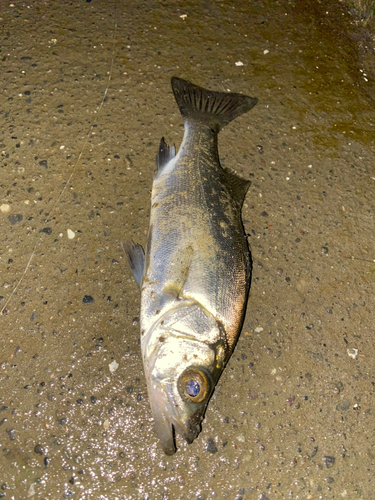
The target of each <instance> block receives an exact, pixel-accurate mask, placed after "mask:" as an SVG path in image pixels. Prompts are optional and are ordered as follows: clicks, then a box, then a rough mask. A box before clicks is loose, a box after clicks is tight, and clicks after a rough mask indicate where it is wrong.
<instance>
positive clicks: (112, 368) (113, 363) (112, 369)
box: [109, 359, 120, 373]
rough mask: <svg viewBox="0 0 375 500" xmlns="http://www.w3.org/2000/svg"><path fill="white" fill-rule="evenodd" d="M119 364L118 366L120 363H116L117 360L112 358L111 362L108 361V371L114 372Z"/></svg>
mask: <svg viewBox="0 0 375 500" xmlns="http://www.w3.org/2000/svg"><path fill="white" fill-rule="evenodd" d="M119 366H120V365H119V364H118V363H117V361H116V360H115V359H114V360H113V361H112V363H109V371H110V372H111V373H114V372H115V371H116V370H117V368H118V367H119Z"/></svg>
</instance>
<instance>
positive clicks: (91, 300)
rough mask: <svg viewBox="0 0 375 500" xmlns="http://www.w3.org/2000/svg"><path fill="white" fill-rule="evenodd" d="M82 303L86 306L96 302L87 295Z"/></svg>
mask: <svg viewBox="0 0 375 500" xmlns="http://www.w3.org/2000/svg"><path fill="white" fill-rule="evenodd" d="M82 302H83V303H84V304H92V303H93V302H94V299H93V297H91V295H85V296H84V297H83V299H82Z"/></svg>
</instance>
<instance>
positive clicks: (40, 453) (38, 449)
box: [34, 444, 44, 455]
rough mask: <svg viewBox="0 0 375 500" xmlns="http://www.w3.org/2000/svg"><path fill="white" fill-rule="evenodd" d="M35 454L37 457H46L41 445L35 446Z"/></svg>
mask: <svg viewBox="0 0 375 500" xmlns="http://www.w3.org/2000/svg"><path fill="white" fill-rule="evenodd" d="M34 453H36V454H37V455H44V448H43V446H41V445H40V444H37V445H35V446H34Z"/></svg>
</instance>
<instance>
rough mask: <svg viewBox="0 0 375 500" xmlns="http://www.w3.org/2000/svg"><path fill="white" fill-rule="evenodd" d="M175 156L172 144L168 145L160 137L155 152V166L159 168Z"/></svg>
mask: <svg viewBox="0 0 375 500" xmlns="http://www.w3.org/2000/svg"><path fill="white" fill-rule="evenodd" d="M175 156H176V150H175V147H174V144H172V146H168V144H167V143H166V142H165V140H164V137H162V138H161V141H160V146H159V151H158V152H157V154H156V167H157V169H158V170H161V169H162V168H163V167H165V165H167V164H168V163H169V162H170V161H171V160H173V158H174V157H175Z"/></svg>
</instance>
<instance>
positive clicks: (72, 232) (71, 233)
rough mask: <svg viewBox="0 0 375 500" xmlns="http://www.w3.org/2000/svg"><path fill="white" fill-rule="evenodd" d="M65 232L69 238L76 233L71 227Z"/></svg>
mask: <svg viewBox="0 0 375 500" xmlns="http://www.w3.org/2000/svg"><path fill="white" fill-rule="evenodd" d="M67 233H68V238H69V239H70V240H72V239H73V238H74V237H75V235H76V233H75V232H74V231H72V230H71V229H68V231H67Z"/></svg>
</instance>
